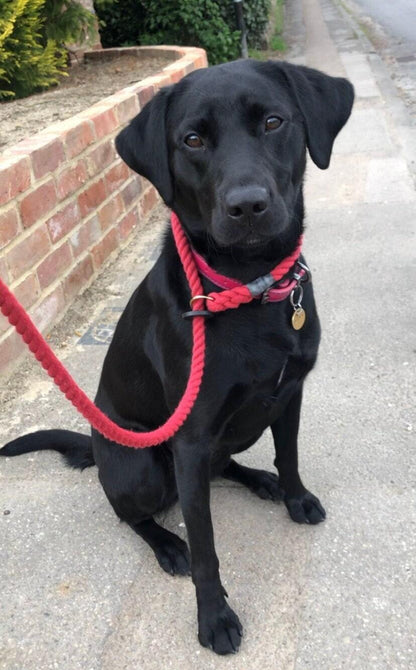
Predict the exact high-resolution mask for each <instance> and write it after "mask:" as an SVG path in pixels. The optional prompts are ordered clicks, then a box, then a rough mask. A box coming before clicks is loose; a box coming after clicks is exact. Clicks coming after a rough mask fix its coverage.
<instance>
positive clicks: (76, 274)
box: [63, 255, 94, 304]
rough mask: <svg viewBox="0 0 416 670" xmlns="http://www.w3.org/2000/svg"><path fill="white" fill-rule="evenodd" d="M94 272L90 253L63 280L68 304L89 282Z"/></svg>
mask: <svg viewBox="0 0 416 670" xmlns="http://www.w3.org/2000/svg"><path fill="white" fill-rule="evenodd" d="M93 274H94V266H93V263H92V258H91V256H90V255H88V256H85V258H83V259H82V260H80V261H79V263H77V265H76V266H75V267H74V268H73V269H72V270H71V272H70V273H69V275H68V276H67V277H65V280H64V282H63V288H64V297H65V301H66V303H67V304H68V303H69V302H71V301H72V300H73V299H74V298H75V296H76V295H78V293H80V291H81V290H82V289H83V288H85V287H86V286H87V285H88V284H89V280H90V279H91V277H92V276H93Z"/></svg>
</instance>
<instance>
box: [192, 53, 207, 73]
mask: <svg viewBox="0 0 416 670" xmlns="http://www.w3.org/2000/svg"><path fill="white" fill-rule="evenodd" d="M194 63H195V69H196V70H199V69H200V68H203V67H207V66H208V62H207V58H206V56H204V55H202V56H198V58H195V59H194Z"/></svg>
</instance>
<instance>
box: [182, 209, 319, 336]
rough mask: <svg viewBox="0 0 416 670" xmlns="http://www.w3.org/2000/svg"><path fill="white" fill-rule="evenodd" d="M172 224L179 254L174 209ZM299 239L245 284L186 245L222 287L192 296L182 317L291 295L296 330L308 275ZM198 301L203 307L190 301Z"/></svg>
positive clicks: (200, 270) (197, 264) (299, 325)
mask: <svg viewBox="0 0 416 670" xmlns="http://www.w3.org/2000/svg"><path fill="white" fill-rule="evenodd" d="M171 224H172V231H173V234H174V238H175V243H176V248H177V250H178V253H179V255H181V244H182V242H181V244H180V245H179V246H178V242H177V239H176V238H177V234H178V232H179V233H180V234H181V235H182V236H185V232H184V230H183V228H182V224H181V222H180V221H179V218H178V217H177V215H176V214H175V212H172V214H171ZM185 237H186V236H185ZM302 241H303V235H301V236H300V237H299V239H298V241H297V244H296V247H295V249H294V250H293V251H292V253H291V254H289V256H287V257H286V258H284V259H283V260H282V261H280V263H278V264H277V265H276V267H274V268H273V270H270V272H269V273H268V274H267V275H264V276H262V277H257V279H255V280H254V281H251V282H249V283H248V284H243V283H242V282H240V281H238V280H237V279H232V278H231V277H226V276H225V275H220V274H219V273H218V272H216V271H215V270H213V269H212V268H211V267H210V266H209V265H208V263H207V262H206V261H205V259H204V258H202V256H200V255H199V254H198V253H197V252H196V251H195V249H192V247H191V246H189V255H190V257H191V259H192V263H193V266H194V268H195V270H196V271H197V272H198V273H199V274H202V275H203V276H204V277H206V278H207V279H209V281H211V282H212V283H213V284H214V285H215V286H218V288H222V289H223V290H222V291H212V292H211V293H209V294H208V295H203V294H202V293H198V294H197V295H193V296H192V297H191V300H190V305H191V311H190V312H184V313H183V314H182V317H183V318H184V319H188V318H193V317H198V316H204V317H210V316H213V313H215V312H223V311H225V310H227V309H236V308H237V307H240V305H243V304H246V303H249V302H252V300H254V299H261V302H262V303H266V302H281V301H282V300H284V299H285V298H287V297H288V296H290V304H291V305H292V307H293V314H292V326H293V328H294V329H295V330H300V328H302V327H303V325H304V323H305V319H306V315H305V311H304V309H303V308H302V297H303V286H302V284H303V283H304V282H306V281H309V280H310V278H311V274H310V271H309V268H308V267H307V266H306V265H304V263H301V262H300V260H299V257H300V251H301V247H302ZM184 267H185V266H184ZM201 300H205V309H201V308H195V305H194V304H193V303H194V302H195V301H196V304H198V305H200V304H201Z"/></svg>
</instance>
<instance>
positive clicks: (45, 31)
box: [0, 0, 94, 99]
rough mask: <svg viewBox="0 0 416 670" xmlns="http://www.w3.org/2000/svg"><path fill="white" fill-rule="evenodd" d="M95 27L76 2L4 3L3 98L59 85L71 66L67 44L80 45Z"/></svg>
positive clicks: (0, 14) (0, 40)
mask: <svg viewBox="0 0 416 670" xmlns="http://www.w3.org/2000/svg"><path fill="white" fill-rule="evenodd" d="M93 25H94V17H93V15H92V14H91V13H90V12H87V10H85V9H84V8H83V7H81V5H79V3H77V2H75V1H74V0H0V99H10V98H14V97H18V98H20V97H24V96H26V95H30V94H31V93H33V92H34V91H38V90H41V89H45V88H49V87H50V86H52V85H53V84H57V83H58V81H59V77H60V75H62V74H64V73H65V70H66V67H67V51H66V49H65V46H64V42H67V41H68V42H76V41H77V40H79V39H81V38H82V37H83V36H85V32H86V31H88V32H90V31H92V28H93Z"/></svg>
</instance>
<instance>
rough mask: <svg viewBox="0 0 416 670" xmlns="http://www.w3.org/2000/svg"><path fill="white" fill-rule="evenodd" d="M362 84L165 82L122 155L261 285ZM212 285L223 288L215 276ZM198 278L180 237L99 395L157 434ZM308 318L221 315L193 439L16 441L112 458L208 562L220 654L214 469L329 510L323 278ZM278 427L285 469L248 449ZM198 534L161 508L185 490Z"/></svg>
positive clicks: (144, 499)
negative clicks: (315, 427)
mask: <svg viewBox="0 0 416 670" xmlns="http://www.w3.org/2000/svg"><path fill="white" fill-rule="evenodd" d="M353 97H354V94H353V88H352V86H351V84H350V83H349V82H348V81H346V80H345V79H342V78H333V77H329V76H327V75H325V74H323V73H321V72H318V71H316V70H313V69H309V68H306V67H300V66H294V65H290V64H288V63H284V62H272V61H270V62H264V63H261V62H255V61H237V62H233V63H227V64H224V65H218V66H216V67H212V68H210V69H204V70H198V71H196V72H192V73H191V74H189V75H188V76H186V77H185V78H184V79H183V80H182V81H180V82H179V83H178V84H176V85H174V86H171V87H168V88H165V89H163V90H161V91H160V92H159V93H158V94H157V95H156V96H155V97H154V98H153V99H152V100H151V101H150V102H149V103H148V104H147V105H146V106H145V108H144V109H143V111H142V112H141V113H140V114H139V115H138V116H137V117H136V118H134V119H133V120H132V121H131V123H130V124H129V125H128V126H127V127H126V128H125V129H124V130H123V131H122V132H121V133H120V134H119V135H118V137H117V140H116V144H117V150H118V152H119V154H120V156H121V157H122V158H123V159H124V160H125V162H126V163H127V165H129V166H130V167H131V168H132V169H133V170H135V171H136V172H138V173H139V174H140V175H144V176H145V177H146V178H147V179H149V180H150V181H151V182H152V183H153V184H154V185H155V187H156V188H157V189H158V191H159V193H160V194H161V196H162V198H163V200H164V201H165V203H166V204H167V205H169V206H170V207H171V208H172V209H173V210H174V211H175V212H176V214H177V215H178V216H179V219H180V221H181V222H182V225H183V227H184V229H185V231H186V233H187V235H188V238H189V240H190V242H191V243H192V245H193V247H194V248H195V250H196V251H197V252H199V253H200V254H201V255H202V256H203V257H204V259H205V260H206V261H207V262H208V264H209V265H210V266H211V267H212V268H214V269H215V270H216V271H217V272H218V273H221V274H222V275H226V276H228V277H233V278H236V279H238V280H240V281H242V282H243V283H246V282H250V281H252V280H254V279H256V278H258V277H261V276H263V275H265V274H266V273H268V272H269V271H270V269H271V268H273V267H274V266H275V265H276V264H277V263H278V262H279V261H280V260H282V259H283V258H285V257H286V256H287V255H288V254H290V252H291V251H293V249H294V248H295V246H296V242H297V240H298V238H299V236H300V234H301V233H302V230H303V219H304V207H303V195H302V182H303V176H304V171H305V161H306V149H308V150H309V153H310V156H311V158H312V160H313V161H314V162H315V163H316V165H318V166H319V167H320V168H322V169H325V168H327V167H328V165H329V160H330V156H331V151H332V145H333V142H334V140H335V137H336V135H337V134H338V132H339V131H340V130H341V128H342V127H343V125H344V124H345V122H346V121H347V119H348V117H349V115H350V112H351V107H352V103H353ZM203 286H204V290H205V292H207V293H208V292H210V291H214V290H216V289H217V287H216V286H214V285H213V284H212V283H211V282H210V281H209V280H207V279H203ZM189 299H190V295H189V288H188V285H187V282H186V280H185V276H184V272H183V269H182V266H181V263H180V260H179V257H178V254H177V251H176V248H175V244H174V241H173V237H172V233H171V232H169V231H168V232H167V234H166V237H165V240H164V245H163V249H162V253H161V255H160V257H159V259H158V260H157V262H156V264H155V266H154V267H153V269H152V270H151V271H150V272H149V274H148V275H147V277H146V278H145V279H144V281H143V282H142V283H141V284H140V286H139V287H138V288H137V290H136V291H135V292H134V294H133V296H132V297H131V299H130V301H129V303H128V305H127V307H126V309H125V311H124V313H123V314H122V316H121V318H120V321H119V323H118V325H117V328H116V331H115V334H114V337H113V340H112V343H111V345H110V347H109V350H108V353H107V356H106V359H105V362H104V366H103V370H102V375H101V381H100V385H99V389H98V393H97V397H96V404H97V405H98V406H99V407H100V408H101V409H102V410H103V411H104V412H105V413H106V414H107V415H108V416H109V417H110V418H111V419H113V420H114V421H115V422H116V423H118V424H119V425H120V426H123V427H125V428H130V429H133V430H136V431H148V430H152V429H154V428H156V427H158V426H159V425H161V424H162V423H164V422H165V420H166V419H167V418H168V417H169V416H170V414H171V413H172V412H173V410H174V408H175V407H176V405H177V403H178V401H179V399H180V397H181V395H182V393H183V390H184V388H185V385H186V381H187V377H188V374H189V364H190V355H191V324H190V321H188V320H184V319H183V318H181V315H182V313H184V312H186V311H189ZM302 307H303V309H304V311H305V312H306V322H305V324H304V326H303V328H301V329H300V330H295V329H294V328H293V327H292V323H291V317H292V315H293V306H292V305H291V303H290V300H289V299H285V300H283V301H280V302H269V303H266V304H264V303H263V302H262V301H261V300H257V299H256V300H253V301H252V302H251V303H250V304H247V305H242V306H240V307H239V308H238V309H234V310H228V311H225V312H223V313H221V314H217V315H215V316H214V317H213V318H211V319H209V320H208V319H207V320H206V337H207V353H206V371H205V375H204V379H203V383H202V387H201V391H200V394H199V397H198V399H197V401H196V404H195V406H194V408H193V411H192V413H191V415H190V416H189V418H188V419H187V420H186V422H185V424H184V425H183V427H182V428H181V429H180V430H179V431H178V432H177V434H176V435H175V436H174V437H173V438H172V439H171V440H170V441H169V442H168V443H164V444H163V445H161V446H158V447H153V448H148V449H139V450H135V449H131V448H127V447H122V446H120V445H117V444H115V443H112V442H110V441H108V440H107V439H106V438H104V437H102V436H101V435H100V434H98V433H97V432H95V431H93V432H92V437H91V438H90V437H89V436H85V435H84V436H83V435H79V434H77V433H72V432H69V431H64V430H51V431H41V432H38V433H34V434H31V435H29V436H25V437H22V438H19V439H17V440H15V441H13V442H11V443H9V444H8V445H7V446H5V447H4V448H3V449H2V450H1V452H0V453H1V455H3V456H9V455H17V454H21V453H26V452H28V451H32V450H35V449H56V450H58V451H60V452H61V453H63V454H64V455H65V456H66V458H67V460H68V462H69V463H70V464H71V465H73V466H75V467H81V468H83V467H86V466H89V465H93V464H96V465H97V466H98V469H99V478H100V481H101V484H102V486H103V488H104V491H105V493H106V495H107V497H108V499H109V501H110V503H111V505H112V506H113V508H114V510H115V512H116V514H117V515H118V516H119V517H120V519H122V520H123V521H126V522H127V523H128V524H129V525H130V526H131V527H132V528H133V530H134V531H135V532H136V533H137V534H138V535H140V536H141V537H142V538H143V539H144V540H145V541H146V542H147V543H148V544H149V545H150V547H151V548H152V549H153V551H154V553H155V556H156V558H157V560H158V561H159V563H160V565H161V567H162V568H163V569H164V570H166V571H167V572H169V573H171V574H173V575H174V574H179V575H186V574H189V573H190V572H191V573H192V579H193V582H194V584H195V588H196V597H197V604H198V624H199V641H200V642H201V644H202V645H204V646H207V647H211V648H212V649H213V650H214V651H215V652H217V653H218V654H227V653H230V652H235V651H237V649H238V647H239V645H240V639H241V635H242V628H241V624H240V622H239V620H238V617H237V615H236V614H235V613H234V612H233V610H232V609H231V608H230V607H229V605H228V604H227V602H226V600H225V597H226V595H227V594H226V593H225V590H224V588H223V586H222V584H221V580H220V575H219V562H218V558H217V555H216V552H215V546H214V535H213V528H212V521H211V514H210V500H209V499H210V479H211V478H213V477H215V476H219V475H221V476H223V477H226V478H228V479H231V480H234V481H237V482H241V483H242V484H243V485H245V486H247V487H248V488H249V489H251V491H254V492H255V493H257V494H258V495H259V496H260V497H262V498H270V499H271V500H280V499H283V500H284V502H285V504H286V507H287V509H288V511H289V514H290V516H291V517H292V519H293V520H294V521H296V522H298V523H311V524H316V523H318V522H320V521H322V520H323V519H324V518H325V512H324V509H323V507H322V506H321V504H320V502H319V500H318V499H317V498H316V497H315V496H314V495H313V494H312V493H310V492H309V491H308V490H307V489H306V488H305V486H304V485H303V483H302V481H301V478H300V476H299V473H298V457H297V435H298V426H299V417H300V410H301V400H302V386H303V381H304V379H305V376H306V375H307V373H308V372H309V371H310V370H311V369H312V367H313V365H314V363H315V360H316V356H317V350H318V343H319V337H320V328H319V322H318V316H317V313H316V308H315V303H314V298H313V290H312V285H311V283H308V284H306V285H305V287H304V296H303V302H302ZM268 427H270V428H271V430H272V434H273V437H274V442H275V446H276V458H275V461H274V463H275V466H276V468H277V470H278V475H279V477H277V475H275V474H272V473H269V472H265V471H261V470H256V469H252V468H248V467H243V466H242V465H239V464H238V463H237V462H236V461H235V460H233V458H232V456H233V455H234V454H237V453H239V452H241V451H243V450H245V449H248V448H249V447H250V446H251V445H252V444H254V443H255V442H256V441H257V440H258V439H259V437H260V436H261V434H262V433H263V431H264V430H266V428H268ZM178 496H179V500H180V504H181V507H182V512H183V516H184V520H185V524H186V529H187V535H188V539H189V547H190V551H189V550H188V546H187V544H186V543H185V542H184V541H183V540H182V539H180V538H179V537H177V536H176V535H175V534H173V533H171V532H169V531H168V530H166V529H164V528H162V527H161V526H160V525H158V524H157V523H156V521H155V520H154V515H155V514H158V513H159V512H161V511H162V510H164V509H166V508H167V507H168V506H169V505H172V503H174V502H175V500H176V499H177V498H178Z"/></svg>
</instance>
